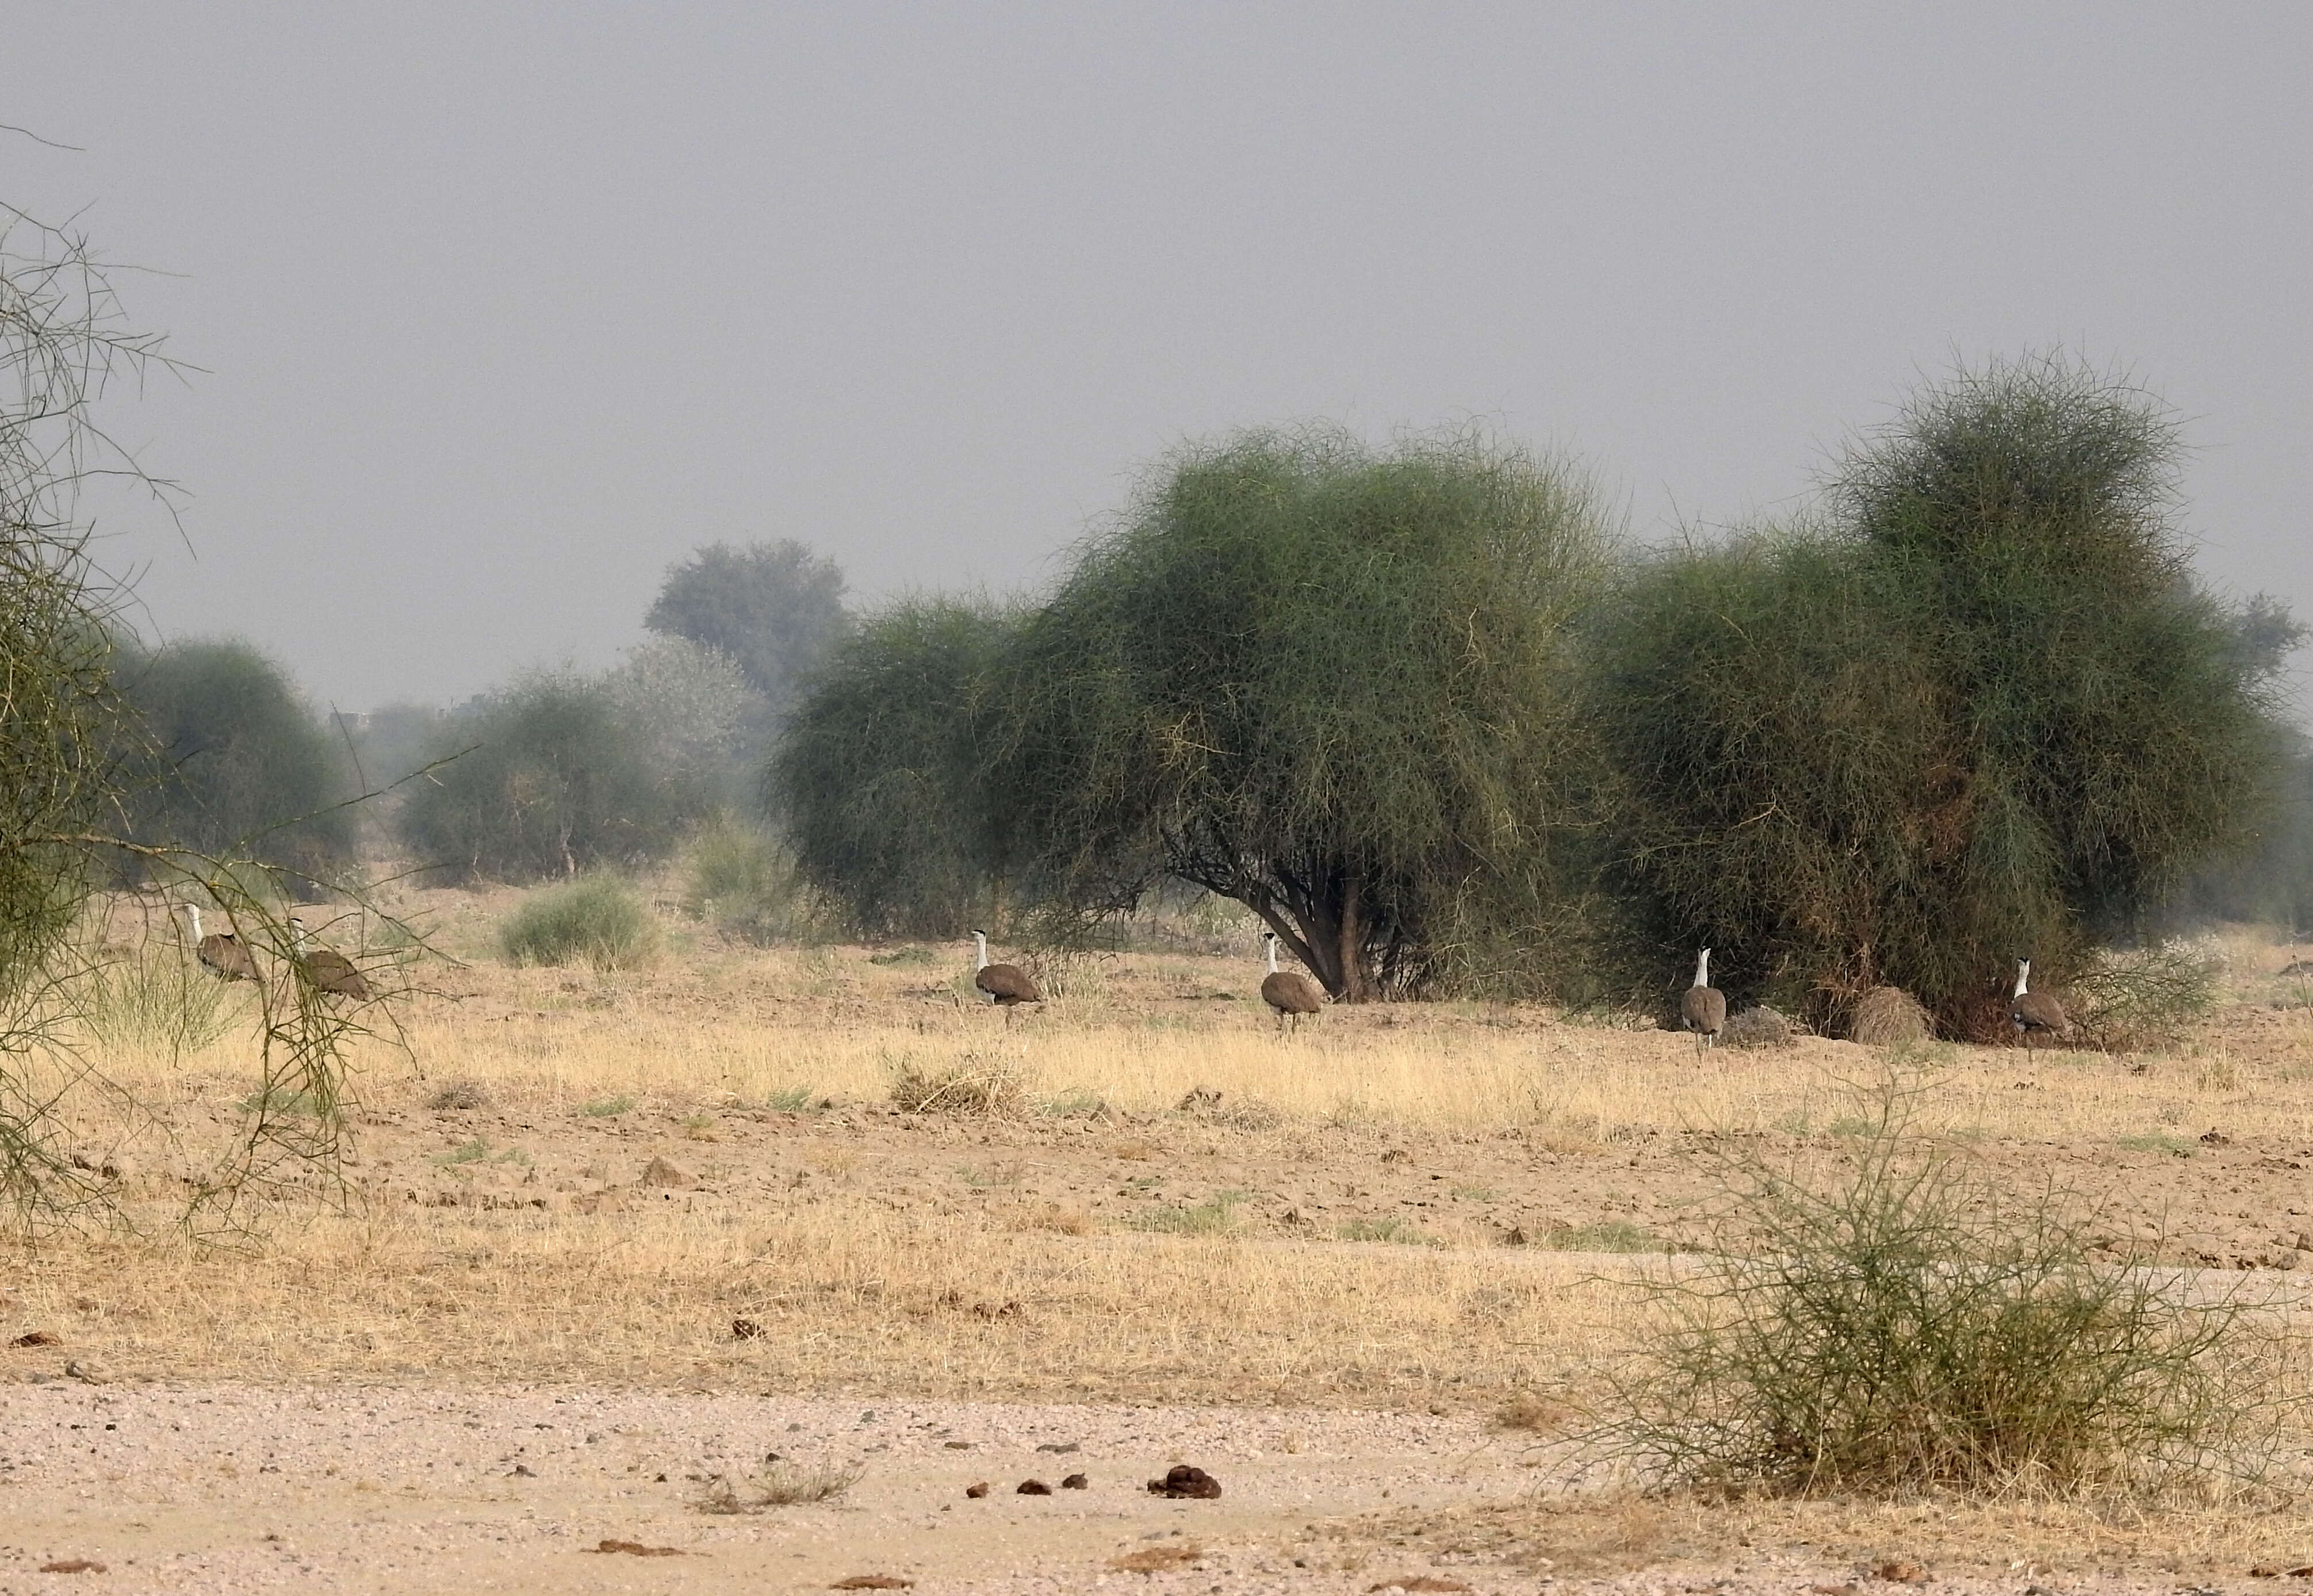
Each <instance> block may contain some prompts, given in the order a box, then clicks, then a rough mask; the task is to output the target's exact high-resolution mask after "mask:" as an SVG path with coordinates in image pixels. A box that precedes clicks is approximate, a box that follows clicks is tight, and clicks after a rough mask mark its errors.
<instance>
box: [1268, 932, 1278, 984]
mask: <svg viewBox="0 0 2313 1596" xmlns="http://www.w3.org/2000/svg"><path fill="white" fill-rule="evenodd" d="M1269 973H1270V974H1272V975H1274V974H1277V933H1276V932H1275V931H1271V932H1270V933H1269Z"/></svg>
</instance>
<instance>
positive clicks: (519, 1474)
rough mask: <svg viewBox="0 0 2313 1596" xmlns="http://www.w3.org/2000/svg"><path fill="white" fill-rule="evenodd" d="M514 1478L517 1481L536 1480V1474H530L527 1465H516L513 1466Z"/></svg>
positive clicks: (530, 1471)
mask: <svg viewBox="0 0 2313 1596" xmlns="http://www.w3.org/2000/svg"><path fill="white" fill-rule="evenodd" d="M514 1477H515V1478H517V1479H536V1478H537V1477H538V1476H537V1475H536V1474H534V1473H532V1470H531V1467H530V1465H529V1464H527V1463H516V1464H515V1465H514Z"/></svg>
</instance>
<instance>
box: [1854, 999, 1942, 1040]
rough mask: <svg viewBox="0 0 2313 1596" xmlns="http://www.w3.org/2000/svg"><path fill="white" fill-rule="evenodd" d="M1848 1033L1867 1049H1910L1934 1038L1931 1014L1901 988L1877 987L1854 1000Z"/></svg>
mask: <svg viewBox="0 0 2313 1596" xmlns="http://www.w3.org/2000/svg"><path fill="white" fill-rule="evenodd" d="M1847 1034H1848V1036H1849V1037H1850V1038H1851V1039H1852V1040H1854V1041H1857V1042H1860V1043H1861V1044H1863V1045H1864V1046H1866V1047H1907V1046H1911V1045H1914V1044H1916V1043H1921V1042H1924V1041H1926V1040H1927V1039H1928V1038H1929V1037H1930V1036H1933V1035H1935V1027H1934V1026H1933V1025H1932V1024H1931V1023H1930V1021H1929V1019H1928V1011H1927V1010H1925V1009H1923V1008H1922V1007H1921V1006H1920V1001H1919V1000H1918V999H1917V998H1914V997H1913V995H1912V994H1911V993H1910V992H1905V991H1904V989H1903V988H1901V987H1899V986H1875V987H1873V988H1872V989H1871V990H1870V991H1869V992H1865V993H1864V994H1863V995H1862V996H1861V997H1860V998H1858V999H1856V1000H1855V1011H1854V1013H1853V1014H1852V1015H1851V1016H1850V1017H1849V1019H1848V1022H1847Z"/></svg>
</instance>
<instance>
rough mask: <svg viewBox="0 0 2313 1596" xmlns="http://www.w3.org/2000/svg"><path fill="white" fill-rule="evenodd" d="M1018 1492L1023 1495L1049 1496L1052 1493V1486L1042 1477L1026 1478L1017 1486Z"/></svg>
mask: <svg viewBox="0 0 2313 1596" xmlns="http://www.w3.org/2000/svg"><path fill="white" fill-rule="evenodd" d="M1016 1494H1017V1495H1022V1496H1049V1495H1051V1494H1052V1487H1051V1486H1048V1485H1046V1484H1045V1483H1044V1482H1043V1481H1042V1480H1041V1479H1024V1480H1022V1481H1021V1482H1020V1484H1019V1486H1017V1487H1016Z"/></svg>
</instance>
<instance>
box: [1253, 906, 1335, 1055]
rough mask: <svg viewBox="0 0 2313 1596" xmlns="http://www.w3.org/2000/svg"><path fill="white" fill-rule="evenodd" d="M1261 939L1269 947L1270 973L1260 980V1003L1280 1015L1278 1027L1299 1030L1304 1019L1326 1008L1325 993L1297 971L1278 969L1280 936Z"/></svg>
mask: <svg viewBox="0 0 2313 1596" xmlns="http://www.w3.org/2000/svg"><path fill="white" fill-rule="evenodd" d="M1262 940H1264V941H1266V942H1267V943H1268V944H1269V974H1266V975H1264V976H1262V978H1261V1001H1262V1002H1264V1003H1266V1004H1268V1005H1269V1008H1270V1012H1271V1013H1272V1014H1274V1015H1276V1016H1277V1028H1278V1030H1279V1031H1280V1032H1282V1031H1284V1030H1285V1029H1286V1028H1287V1027H1288V1026H1289V1027H1293V1028H1295V1029H1298V1028H1300V1025H1301V1016H1303V1015H1305V1014H1315V1013H1316V1012H1317V1010H1320V1009H1323V1008H1324V1006H1325V994H1324V992H1323V991H1322V990H1321V989H1320V988H1319V987H1318V985H1317V983H1315V982H1314V981H1312V980H1310V979H1309V977H1307V976H1306V975H1304V974H1301V972H1300V971H1298V970H1280V969H1279V968H1278V967H1277V933H1276V932H1275V931H1264V932H1262Z"/></svg>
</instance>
